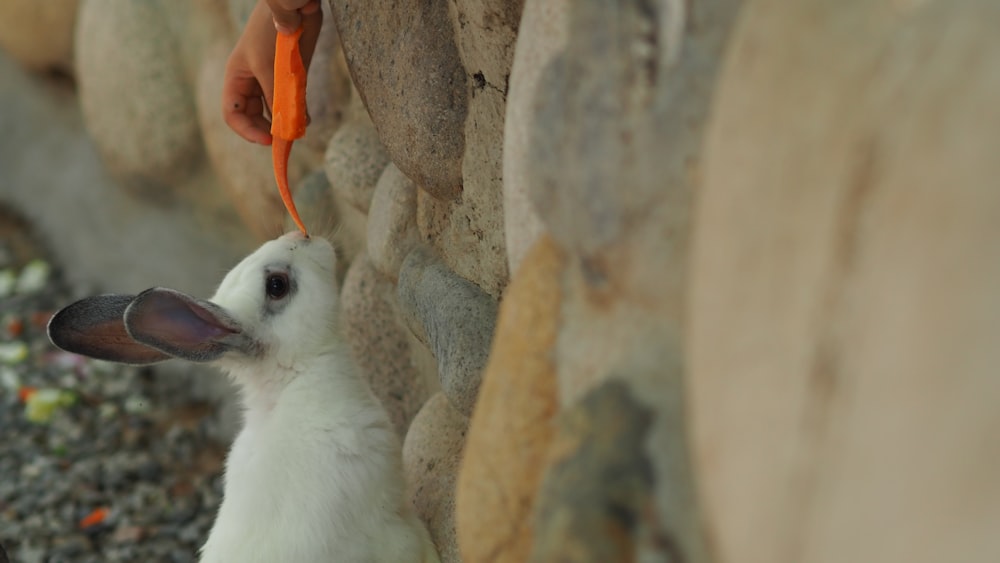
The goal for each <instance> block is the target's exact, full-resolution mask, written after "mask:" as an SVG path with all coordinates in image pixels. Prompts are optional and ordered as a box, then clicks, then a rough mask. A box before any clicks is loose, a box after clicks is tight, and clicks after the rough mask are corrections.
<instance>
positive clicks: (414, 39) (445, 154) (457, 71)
mask: <svg viewBox="0 0 1000 563" xmlns="http://www.w3.org/2000/svg"><path fill="white" fill-rule="evenodd" d="M330 6H331V8H332V11H333V19H334V21H335V22H336V25H337V31H338V33H339V34H340V37H341V41H342V43H343V45H344V54H345V56H346V59H347V64H348V67H349V68H350V70H351V76H352V77H353V79H354V83H355V85H357V88H358V91H359V92H360V94H361V97H362V98H363V99H364V101H365V107H367V108H368V112H369V113H370V114H371V117H372V121H373V122H374V123H375V127H376V128H377V129H378V132H379V137H380V138H381V139H382V142H383V143H384V144H385V148H386V150H387V151H388V153H389V156H390V157H391V158H392V161H393V162H394V163H396V166H398V167H399V169H400V170H402V171H403V173H405V174H406V175H407V176H409V177H410V178H411V179H413V181H414V182H416V183H417V184H418V185H419V186H420V187H421V188H422V189H425V190H427V191H428V192H430V193H433V194H434V195H435V197H439V198H444V199H451V198H454V197H457V196H458V195H459V194H460V193H461V190H462V172H461V166H462V155H463V152H464V150H465V139H464V136H463V134H462V127H463V124H464V122H465V114H466V105H467V102H466V97H467V94H466V83H465V71H464V70H463V68H462V65H461V61H460V60H459V58H458V50H457V49H456V47H455V43H454V40H453V33H452V30H451V23H450V21H449V19H448V17H447V15H448V14H447V6H446V5H445V4H444V3H441V2H417V1H414V0H380V1H377V2H345V1H341V0H331V2H330Z"/></svg>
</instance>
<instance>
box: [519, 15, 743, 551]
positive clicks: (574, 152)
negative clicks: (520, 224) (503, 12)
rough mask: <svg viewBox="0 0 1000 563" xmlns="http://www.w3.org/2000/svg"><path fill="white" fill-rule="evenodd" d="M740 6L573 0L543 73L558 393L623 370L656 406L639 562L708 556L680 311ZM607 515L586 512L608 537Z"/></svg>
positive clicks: (537, 168)
mask: <svg viewBox="0 0 1000 563" xmlns="http://www.w3.org/2000/svg"><path fill="white" fill-rule="evenodd" d="M738 8H739V2H736V1H733V0H713V1H711V2H703V3H696V4H686V3H683V2H679V1H678V2H675V1H671V2H661V3H654V4H648V3H642V2H623V3H607V2H600V1H598V0H585V1H582V2H575V3H572V5H571V6H569V11H568V12H567V14H566V25H567V36H566V47H565V49H564V50H563V51H562V52H560V53H558V54H556V55H554V56H553V57H552V58H551V60H550V61H549V62H548V63H547V67H546V69H545V70H544V71H543V72H542V73H541V74H540V75H539V76H538V78H537V83H536V84H535V85H534V89H535V93H534V105H533V107H534V108H535V112H534V121H533V122H532V125H531V131H532V133H531V135H530V139H531V141H530V147H529V150H528V152H527V156H528V159H529V160H528V161H527V162H525V163H522V164H524V166H525V167H526V170H525V171H526V173H527V176H526V177H527V179H528V184H527V185H528V189H529V190H530V192H531V193H530V195H531V199H532V202H533V203H534V206H535V209H537V210H538V212H539V217H540V218H541V220H542V221H543V222H544V224H545V228H546V230H547V231H549V232H550V233H551V236H552V237H553V238H554V239H555V240H556V241H557V242H558V243H559V245H560V246H561V247H563V248H565V249H566V250H567V251H568V253H569V256H570V258H569V266H568V267H567V269H566V272H565V275H564V276H563V279H562V284H563V294H564V299H563V305H562V308H561V310H560V323H561V324H560V330H559V337H558V344H557V346H556V354H555V363H556V366H557V373H558V379H559V401H560V404H561V406H562V407H563V408H564V409H568V408H574V406H576V405H578V404H579V403H580V401H581V400H582V399H583V398H584V397H586V396H588V393H590V392H593V391H595V390H597V389H601V388H603V387H604V386H606V385H608V383H609V380H611V379H614V380H616V381H620V382H621V384H622V385H625V386H626V387H627V388H628V393H629V395H630V397H633V399H632V400H634V401H635V402H636V403H637V404H639V405H640V406H641V407H642V408H643V409H645V410H648V411H649V412H651V413H652V415H653V416H652V417H651V419H650V422H649V428H648V430H647V437H648V440H647V441H646V442H644V443H643V450H642V452H641V455H642V456H643V457H644V458H645V459H648V460H649V462H650V463H651V467H652V473H653V475H654V476H655V479H656V482H659V483H670V486H669V487H655V488H651V489H650V494H651V501H652V502H651V504H649V505H648V506H643V507H641V509H642V510H643V511H644V512H643V514H644V518H645V520H643V523H642V524H641V526H640V527H643V526H646V525H648V526H650V528H649V529H648V530H645V531H642V532H641V533H639V534H637V535H636V534H632V532H631V531H629V532H628V535H626V536H623V538H622V541H623V542H624V543H623V545H622V546H619V547H620V549H621V550H624V551H623V553H632V554H634V557H635V558H636V559H637V560H664V559H666V560H670V559H671V558H676V557H680V558H681V559H682V560H684V561H689V562H693V561H699V562H701V561H707V560H708V559H709V553H708V549H707V540H706V535H705V533H704V530H703V528H702V519H701V518H700V516H699V513H698V504H697V498H698V497H697V495H696V491H695V479H694V476H693V473H692V470H691V463H690V456H689V453H688V448H687V445H686V441H685V440H686V438H685V437H686V435H687V431H686V412H685V410H684V404H683V401H682V397H683V392H684V381H685V379H686V374H685V372H684V365H685V364H684V361H683V356H682V342H683V335H684V327H685V318H684V316H683V314H682V311H683V303H684V301H683V299H684V296H685V290H686V279H687V259H688V254H687V249H688V247H689V231H690V209H691V206H692V194H693V193H696V190H697V188H698V185H699V183H700V175H699V162H700V161H699V158H700V153H701V147H702V145H703V140H704V139H703V131H704V128H705V123H706V121H707V117H708V115H709V109H710V103H711V100H712V93H713V91H714V86H715V84H716V80H717V76H718V74H719V68H720V66H721V61H722V56H723V48H724V46H725V45H726V40H727V38H728V36H729V33H730V30H731V29H732V25H733V22H734V21H735V18H736V15H737V14H738V13H739V11H738ZM525 29H527V30H530V29H532V28H530V27H529V26H525ZM682 47H683V48H682ZM647 512H648V513H647ZM602 522H603V520H601V519H600V518H594V519H586V518H585V519H583V520H580V521H579V522H578V524H579V525H580V526H587V525H592V526H594V529H593V530H592V533H593V535H594V536H595V537H601V536H602V535H603V534H606V532H607V529H606V528H605V527H604V524H602ZM574 525H576V524H574ZM564 532H565V530H564V531H563V532H551V531H550V532H547V533H557V534H562V533H564ZM573 534H585V532H583V531H582V529H580V530H576V531H574V532H573ZM649 538H653V539H654V540H655V541H647V540H649ZM656 538H669V541H667V540H664V541H663V542H660V541H658V540H656ZM595 549H597V550H598V551H599V549H603V548H598V547H595ZM615 549H618V548H615ZM562 553H563V552H559V551H556V552H555V554H562ZM560 556H561V555H560Z"/></svg>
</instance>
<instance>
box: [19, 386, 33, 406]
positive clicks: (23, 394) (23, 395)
mask: <svg viewBox="0 0 1000 563" xmlns="http://www.w3.org/2000/svg"><path fill="white" fill-rule="evenodd" d="M37 392H38V389H35V388H34V387H30V386H27V385H26V386H24V387H21V388H20V389H18V390H17V398H18V399H20V400H21V402H22V403H27V402H28V399H30V398H31V396H32V395H34V394H35V393H37Z"/></svg>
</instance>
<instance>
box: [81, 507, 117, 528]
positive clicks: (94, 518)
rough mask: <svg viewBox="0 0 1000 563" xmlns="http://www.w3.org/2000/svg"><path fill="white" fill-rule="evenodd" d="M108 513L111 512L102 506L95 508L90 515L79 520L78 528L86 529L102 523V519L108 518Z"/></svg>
mask: <svg viewBox="0 0 1000 563" xmlns="http://www.w3.org/2000/svg"><path fill="white" fill-rule="evenodd" d="M109 512H111V511H110V510H108V509H107V508H106V507H104V506H102V507H100V508H95V509H94V510H92V511H91V512H90V514H88V515H86V516H84V517H83V518H81V519H80V528H81V529H86V528H90V527H91V526H96V525H98V524H100V523H101V522H104V519H105V518H107V517H108V513H109Z"/></svg>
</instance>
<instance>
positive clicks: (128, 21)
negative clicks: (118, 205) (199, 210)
mask: <svg viewBox="0 0 1000 563" xmlns="http://www.w3.org/2000/svg"><path fill="white" fill-rule="evenodd" d="M78 17H79V20H78V24H77V30H78V33H77V34H76V70H77V73H76V74H77V79H78V84H79V96H80V105H81V107H82V109H83V116H84V119H85V122H86V124H87V128H88V130H89V132H90V134H91V135H92V136H93V139H94V142H95V143H96V144H97V146H98V148H99V149H100V152H101V155H102V157H103V159H104V162H105V164H106V165H107V167H108V169H109V170H110V171H111V172H112V173H113V174H114V175H115V176H116V177H117V178H118V179H119V180H120V181H121V182H122V184H123V185H124V186H125V187H126V188H128V189H130V190H132V191H133V192H135V193H137V194H141V195H143V196H145V197H148V198H152V199H155V200H160V201H164V200H167V201H169V195H170V193H171V189H172V187H173V184H175V183H177V182H180V181H182V180H184V179H185V178H187V177H188V175H189V174H190V173H191V172H192V171H193V170H195V169H197V167H198V166H197V165H198V163H199V162H200V160H201V158H202V152H203V150H204V149H203V147H202V144H201V135H200V132H199V128H198V121H197V119H196V115H197V114H196V112H195V106H194V99H193V96H192V94H191V92H190V90H189V89H188V88H187V84H188V81H187V77H186V76H185V73H184V68H183V65H182V61H181V58H180V57H181V55H180V53H179V51H178V45H177V38H176V37H174V36H173V35H172V32H171V30H170V28H169V27H168V26H167V25H166V22H165V16H164V13H163V6H162V3H161V2H152V1H151V2H138V3H131V2H129V3H125V4H122V5H121V6H118V7H117V8H116V9H114V10H108V9H106V6H105V5H103V4H101V3H99V2H83V3H82V4H81V5H80V10H79V16H78ZM124 46H127V47H124Z"/></svg>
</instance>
